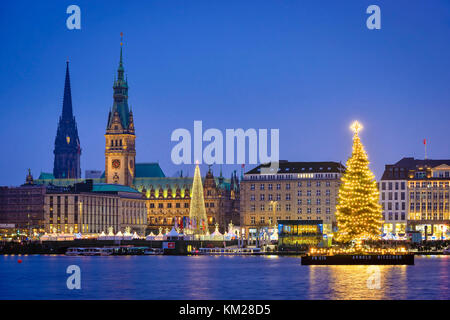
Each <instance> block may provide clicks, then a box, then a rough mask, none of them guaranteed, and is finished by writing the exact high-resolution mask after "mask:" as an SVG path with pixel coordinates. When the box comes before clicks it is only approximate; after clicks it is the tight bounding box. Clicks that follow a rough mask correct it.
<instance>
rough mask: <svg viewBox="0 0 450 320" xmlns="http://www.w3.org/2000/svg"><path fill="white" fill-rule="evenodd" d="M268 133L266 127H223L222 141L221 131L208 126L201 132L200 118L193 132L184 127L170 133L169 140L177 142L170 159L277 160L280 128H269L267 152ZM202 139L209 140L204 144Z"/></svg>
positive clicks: (187, 161)
mask: <svg viewBox="0 0 450 320" xmlns="http://www.w3.org/2000/svg"><path fill="white" fill-rule="evenodd" d="M268 136H269V130H268V129H253V128H250V129H247V130H245V131H244V129H226V130H225V141H224V135H223V133H222V131H220V130H219V129H215V128H210V129H207V130H206V131H205V132H203V123H202V121H194V133H193V135H192V134H191V132H190V131H189V130H187V129H183V128H178V129H176V130H174V131H173V132H172V134H171V136H170V140H171V141H172V142H178V143H177V144H176V145H175V146H174V147H173V148H172V152H171V159H172V162H173V163H174V164H192V163H194V162H198V163H206V164H244V163H246V159H247V157H248V162H247V163H249V164H257V163H258V161H259V162H260V163H269V162H270V163H278V161H279V155H280V130H279V129H270V154H269V144H268V142H269V141H268ZM204 142H208V143H207V144H206V145H205V146H204V145H203V143H204ZM246 147H248V152H246ZM192 154H193V157H192Z"/></svg>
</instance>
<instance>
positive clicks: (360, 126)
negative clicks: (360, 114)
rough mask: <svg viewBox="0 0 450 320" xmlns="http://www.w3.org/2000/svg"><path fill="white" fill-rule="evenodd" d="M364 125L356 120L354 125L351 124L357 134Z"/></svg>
mask: <svg viewBox="0 0 450 320" xmlns="http://www.w3.org/2000/svg"><path fill="white" fill-rule="evenodd" d="M362 128H363V126H362V124H361V123H359V122H358V121H354V122H353V123H352V125H351V126H350V129H352V131H353V132H354V133H356V134H358V133H359V132H360V131H361V130H362Z"/></svg>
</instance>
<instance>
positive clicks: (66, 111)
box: [62, 60, 73, 121]
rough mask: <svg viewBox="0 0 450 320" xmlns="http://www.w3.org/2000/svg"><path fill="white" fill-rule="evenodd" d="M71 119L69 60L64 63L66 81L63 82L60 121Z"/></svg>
mask: <svg viewBox="0 0 450 320" xmlns="http://www.w3.org/2000/svg"><path fill="white" fill-rule="evenodd" d="M72 118H73V111H72V91H71V89H70V74H69V60H67V61H66V80H65V82H64V98H63V112H62V119H63V120H66V121H69V120H72Z"/></svg>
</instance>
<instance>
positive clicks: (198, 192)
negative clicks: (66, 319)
mask: <svg viewBox="0 0 450 320" xmlns="http://www.w3.org/2000/svg"><path fill="white" fill-rule="evenodd" d="M189 220H190V230H191V231H192V232H193V233H194V234H206V231H207V230H208V220H207V218H206V209H205V199H204V197H203V185H202V177H201V176H200V168H199V167H198V162H197V165H196V167H195V173H194V182H193V184H192V197H191V205H190V209H189Z"/></svg>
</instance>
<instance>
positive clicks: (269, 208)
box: [250, 203, 331, 214]
mask: <svg viewBox="0 0 450 320" xmlns="http://www.w3.org/2000/svg"><path fill="white" fill-rule="evenodd" d="M275 210H276V211H281V205H280V204H277V205H276V207H275ZM250 211H252V212H255V211H256V206H255V205H251V206H250ZM259 211H261V212H263V211H269V212H272V211H274V207H273V206H272V205H268V206H267V210H266V206H265V205H263V204H262V205H261V206H260V207H259ZM285 211H291V205H290V204H289V203H288V204H286V206H285ZM311 212H312V208H310V207H308V208H306V213H311ZM325 212H326V213H327V214H330V213H331V209H330V208H329V207H327V208H325ZM297 213H303V208H302V207H298V208H297ZM316 213H318V214H320V213H322V208H320V207H318V208H316Z"/></svg>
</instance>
